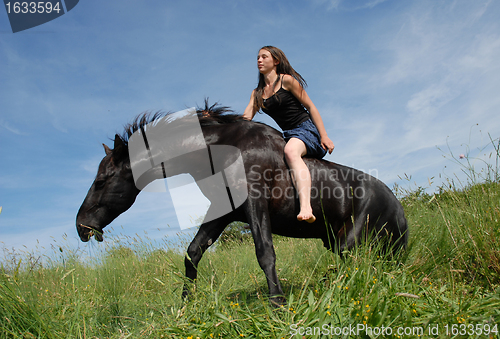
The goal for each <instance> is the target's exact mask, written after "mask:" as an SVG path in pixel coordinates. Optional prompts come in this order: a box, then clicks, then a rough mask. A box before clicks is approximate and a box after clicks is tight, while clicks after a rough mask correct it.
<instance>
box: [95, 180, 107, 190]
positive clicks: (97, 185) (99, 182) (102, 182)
mask: <svg viewBox="0 0 500 339" xmlns="http://www.w3.org/2000/svg"><path fill="white" fill-rule="evenodd" d="M104 185H106V180H97V181H96V182H95V189H97V190H100V189H101V188H103V187H104Z"/></svg>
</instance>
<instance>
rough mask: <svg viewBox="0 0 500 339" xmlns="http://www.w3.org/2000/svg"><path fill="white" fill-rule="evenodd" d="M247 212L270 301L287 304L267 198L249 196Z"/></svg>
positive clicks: (246, 204) (278, 304) (275, 303)
mask: <svg viewBox="0 0 500 339" xmlns="http://www.w3.org/2000/svg"><path fill="white" fill-rule="evenodd" d="M245 213H246V215H247V221H248V223H249V225H250V229H251V231H252V236H253V240H254V243H255V253H256V254H257V260H258V262H259V265H260V267H261V268H262V270H263V271H264V273H265V275H266V279H267V285H268V287H269V296H270V301H271V303H272V304H273V305H275V306H282V305H285V304H286V299H285V297H284V294H283V290H282V289H281V285H280V282H279V279H278V274H277V273H276V254H275V252H274V246H273V238H272V232H271V222H270V218H269V210H268V203H267V200H265V199H258V200H254V199H252V198H251V197H249V198H248V200H247V201H246V203H245Z"/></svg>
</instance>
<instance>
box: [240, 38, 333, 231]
mask: <svg viewBox="0 0 500 339" xmlns="http://www.w3.org/2000/svg"><path fill="white" fill-rule="evenodd" d="M257 67H258V69H259V84H258V85H257V88H256V89H254V90H253V92H252V96H251V97H250V102H249V104H248V106H247V108H246V109H245V112H244V113H243V117H244V118H245V119H247V120H252V119H253V117H254V116H255V114H256V113H257V112H258V111H259V110H260V109H262V111H264V112H265V113H267V114H268V115H269V116H271V118H273V119H274V120H275V121H276V123H277V124H278V125H279V126H280V127H281V129H282V130H283V136H284V138H285V141H286V145H285V160H286V162H287V164H288V166H289V167H290V169H291V173H292V179H293V181H294V185H295V188H296V189H297V191H298V193H299V202H300V212H299V214H298V215H297V219H298V220H299V221H302V220H305V221H307V222H309V223H312V222H314V221H315V220H316V217H315V216H314V215H313V212H312V208H311V174H310V172H309V169H308V168H307V166H306V164H305V163H304V160H303V159H302V157H303V156H305V155H307V156H311V157H315V158H319V159H321V158H323V157H324V156H325V154H326V152H327V151H328V152H329V153H332V151H333V149H334V147H335V146H334V144H333V142H332V141H331V140H330V138H328V135H327V133H326V130H325V126H324V125H323V120H322V119H321V116H320V115H319V112H318V110H317V109H316V106H314V104H313V103H312V101H311V99H309V96H308V95H307V93H306V91H305V90H304V87H305V86H306V82H305V80H304V79H303V78H302V76H301V75H300V74H299V73H297V72H296V71H295V70H294V69H293V67H292V66H291V65H290V63H289V62H288V59H287V58H286V56H285V53H283V51H281V50H280V49H279V48H276V47H273V46H265V47H262V48H261V49H260V51H259V55H258V56H257Z"/></svg>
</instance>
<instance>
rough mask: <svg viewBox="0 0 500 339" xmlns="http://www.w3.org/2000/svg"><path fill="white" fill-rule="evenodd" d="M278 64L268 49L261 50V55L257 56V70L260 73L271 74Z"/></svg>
mask: <svg viewBox="0 0 500 339" xmlns="http://www.w3.org/2000/svg"><path fill="white" fill-rule="evenodd" d="M278 64H279V62H278V61H277V60H275V59H274V58H273V56H272V55H271V52H269V51H268V50H267V49H261V50H260V51H259V55H257V68H258V69H259V72H260V73H262V74H266V73H269V72H270V71H272V70H273V68H276V65H278Z"/></svg>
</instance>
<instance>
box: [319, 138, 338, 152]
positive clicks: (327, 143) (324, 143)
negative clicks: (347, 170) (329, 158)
mask: <svg viewBox="0 0 500 339" xmlns="http://www.w3.org/2000/svg"><path fill="white" fill-rule="evenodd" d="M321 147H323V149H324V150H327V151H328V153H329V154H332V152H333V149H334V148H335V145H334V144H333V141H331V140H330V138H329V137H323V138H321Z"/></svg>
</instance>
